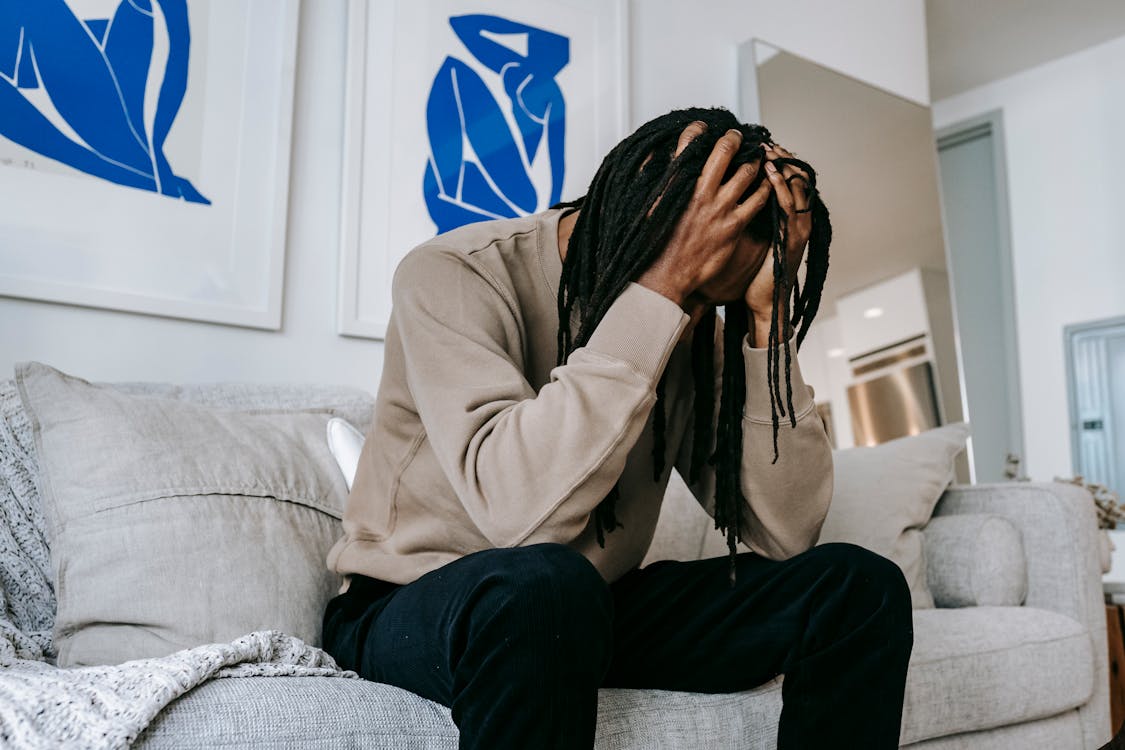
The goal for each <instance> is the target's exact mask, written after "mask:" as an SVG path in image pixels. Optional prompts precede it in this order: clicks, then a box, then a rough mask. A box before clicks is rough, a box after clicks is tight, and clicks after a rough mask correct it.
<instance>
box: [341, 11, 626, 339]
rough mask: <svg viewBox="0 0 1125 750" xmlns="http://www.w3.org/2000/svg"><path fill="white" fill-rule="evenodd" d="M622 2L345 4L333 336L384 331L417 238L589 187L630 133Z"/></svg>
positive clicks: (528, 209)
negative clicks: (403, 263)
mask: <svg viewBox="0 0 1125 750" xmlns="http://www.w3.org/2000/svg"><path fill="white" fill-rule="evenodd" d="M627 8H628V4H627V3H626V2H624V1H623V0H611V1H608V2H607V1H599V0H544V1H543V2H539V3H521V2H516V1H515V0H498V1H497V2H491V3H488V5H487V8H483V7H482V4H481V3H479V2H470V1H469V0H410V1H409V2H407V1H406V0H378V1H376V2H371V3H368V2H366V1H365V0H351V2H350V4H349V6H348V29H349V37H348V72H347V80H346V90H347V114H346V125H345V134H344V142H345V145H344V165H345V166H344V185H343V201H342V207H341V234H340V271H339V290H338V309H337V315H338V331H339V333H341V334H344V335H350V336H362V337H367V338H376V339H381V338H382V337H383V336H384V335H385V333H386V326H387V319H388V317H389V315H390V307H391V298H390V289H391V278H392V276H393V274H394V269H395V267H396V266H397V265H398V262H399V260H401V258H402V256H403V255H405V254H406V253H407V252H408V251H409V250H410V249H411V248H413V247H414V246H416V245H418V244H419V243H421V242H424V241H425V240H427V239H429V238H431V237H433V236H434V235H435V234H436V233H439V232H445V231H448V230H450V229H454V228H456V227H458V226H463V225H464V224H467V223H471V222H475V221H484V220H487V219H493V218H503V217H514V216H522V215H526V214H530V213H535V212H537V211H540V210H543V209H545V208H548V207H550V206H551V205H553V204H555V203H557V202H559V201H560V200H569V199H573V198H576V197H578V196H580V195H582V194H584V193H585V192H586V189H587V186H588V184H589V180H590V178H591V177H592V176H593V174H594V172H595V170H596V169H597V166H598V164H600V163H601V160H602V157H603V156H604V155H605V154H606V153H607V152H608V151H609V150H610V149H611V148H612V147H613V146H614V145H616V143H617V142H618V140H620V138H622V137H623V136H624V135H625V134H626V128H627V127H628V116H627V109H628V108H627V101H628V95H627V87H626V83H625V81H626V70H627V65H628V48H627V38H628V37H627V29H628V23H627V18H626V14H627Z"/></svg>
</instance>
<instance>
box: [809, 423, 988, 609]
mask: <svg viewBox="0 0 1125 750" xmlns="http://www.w3.org/2000/svg"><path fill="white" fill-rule="evenodd" d="M968 436H969V426H968V425H967V424H965V423H963V422H958V423H955V424H950V425H945V426H944V427H939V428H937V429H934V430H928V431H927V432H923V433H921V434H919V435H913V436H911V437H905V438H899V439H897V440H891V441H889V442H886V443H883V444H881V445H876V446H873V447H870V448H848V449H845V450H839V451H834V452H833V456H832V459H833V464H834V467H835V478H836V481H835V485H834V489H833V492H832V504H831V505H830V506H829V509H828V517H827V518H826V519H825V520H824V526H823V527H822V529H821V533H820V539H819V540H818V542H817V543H818V544H825V543H827V542H852V543H853V544H858V545H860V546H861V547H866V548H867V549H869V550H871V551H872V552H877V553H878V554H880V555H883V556H884V557H887V558H890V559H891V560H893V561H894V562H895V563H897V564H898V566H899V567H900V568H902V572H903V574H904V575H905V576H906V581H907V583H909V584H910V598H911V601H912V603H913V605H914V607H915V608H916V609H921V608H928V607H933V606H934V600H933V597H932V596H931V595H930V591H929V588H928V587H927V582H926V563H925V558H924V551H923V546H922V531H921V529H922V527H923V526H925V525H926V523H927V522H928V521H929V520H930V517H931V516H932V515H933V512H934V506H935V505H937V501H938V500H939V499H940V498H941V495H942V493H943V492H944V491H945V488H946V487H948V486H949V483H950V482H952V481H953V476H954V459H955V458H956V456H957V454H958V453H960V452H961V451H962V450H964V448H965V440H966V439H967V438H968Z"/></svg>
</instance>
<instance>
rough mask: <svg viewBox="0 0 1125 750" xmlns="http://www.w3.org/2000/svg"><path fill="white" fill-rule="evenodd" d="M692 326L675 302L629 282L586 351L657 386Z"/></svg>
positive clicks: (607, 312) (589, 342)
mask: <svg viewBox="0 0 1125 750" xmlns="http://www.w3.org/2000/svg"><path fill="white" fill-rule="evenodd" d="M689 322H691V316H689V315H688V314H687V313H686V312H684V309H683V308H682V307H680V306H679V305H677V304H676V303H675V302H673V301H672V300H670V299H668V298H667V297H665V296H664V295H663V294H661V293H660V292H655V291H653V290H652V289H649V288H648V287H646V286H642V285H640V284H638V283H637V282H635V281H630V282H629V285H628V286H627V287H625V290H624V291H622V292H621V294H620V295H618V297H617V299H615V300H614V301H613V304H612V305H610V306H609V309H608V310H606V313H605V316H604V317H603V318H602V319H601V321H600V322H599V323H598V327H597V328H595V329H594V332H593V333H592V334H591V335H590V340H589V341H587V342H586V348H587V349H590V350H592V351H595V352H599V353H601V354H605V355H607V356H610V357H615V358H617V359H620V360H623V361H625V362H627V363H629V365H630V366H631V367H632V368H633V369H634V370H636V371H637V372H638V373H640V374H641V375H643V376H645V377H647V378H648V379H649V380H650V381H652V382H655V381H656V380H658V379H659V377H660V373H662V372H663V371H664V366H665V365H666V364H667V363H668V358H669V357H671V355H672V351H673V350H674V349H675V348H676V342H677V341H678V340H679V338H680V334H681V333H682V332H683V330H684V328H686V327H687V325H688V323H689ZM763 372H764V371H763Z"/></svg>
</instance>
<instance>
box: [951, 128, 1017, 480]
mask: <svg viewBox="0 0 1125 750" xmlns="http://www.w3.org/2000/svg"><path fill="white" fill-rule="evenodd" d="M1002 137H1003V129H1002V119H1001V115H1000V112H992V113H989V114H986V115H984V116H982V117H978V118H974V119H972V120H967V121H965V122H961V123H958V124H956V125H953V126H951V127H948V128H944V129H942V130H941V131H939V132H938V133H937V146H938V165H939V172H940V175H941V197H942V209H943V215H944V224H945V232H946V235H945V236H946V245H947V248H948V254H949V264H948V265H949V276H950V286H951V287H952V291H953V301H954V309H955V315H956V320H957V331H958V337H959V347H960V355H961V356H960V360H961V368H962V378H961V383H962V389H963V392H962V403H963V404H964V410H965V420H966V421H968V422H969V423H970V425H971V426H972V435H973V437H972V461H973V481H974V482H999V481H1003V480H1004V479H1007V478H1009V477H1008V476H1007V474H1006V470H1007V468H1008V467H1009V461H1008V457H1009V456H1016V457H1022V455H1023V450H1024V449H1023V417H1022V413H1021V408H1022V406H1021V403H1020V378H1019V348H1018V347H1019V344H1018V339H1017V338H1016V335H1017V331H1016V314H1015V292H1014V284H1013V280H1012V257H1011V245H1010V240H1009V222H1008V196H1007V188H1006V186H1007V174H1006V169H1005V166H1004V159H1003V153H1004V149H1003V139H1002Z"/></svg>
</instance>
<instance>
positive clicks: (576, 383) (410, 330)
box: [392, 246, 689, 547]
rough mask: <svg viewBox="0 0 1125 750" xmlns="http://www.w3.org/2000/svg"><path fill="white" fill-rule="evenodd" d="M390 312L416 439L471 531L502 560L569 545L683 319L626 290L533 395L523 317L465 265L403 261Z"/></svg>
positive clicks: (627, 443)
mask: <svg viewBox="0 0 1125 750" xmlns="http://www.w3.org/2000/svg"><path fill="white" fill-rule="evenodd" d="M392 300H393V319H394V325H395V326H396V327H397V329H398V333H399V337H400V340H401V343H402V352H403V357H404V358H405V362H404V366H405V371H406V379H407V385H408V387H409V389H410V393H411V395H412V397H413V399H414V402H415V406H416V408H417V411H418V414H419V416H420V418H421V421H422V424H423V426H424V428H425V431H426V438H427V439H428V440H429V441H430V442H431V444H432V447H433V450H434V453H435V455H436V456H437V460H438V462H439V463H440V465H441V467H442V470H443V471H444V473H445V475H446V477H447V479H448V480H449V482H450V483H451V485H452V486H453V488H454V490H455V492H456V493H457V496H458V497H459V498H460V500H461V502H462V503H463V505H464V507H465V509H466V511H467V512H468V514H469V516H470V517H471V518H472V519H473V522H474V523H475V524H476V525H477V527H478V528H479V529H480V531H481V532H482V533H483V534H484V535H485V537H487V538H488V539H489V541H491V542H492V543H493V544H495V545H496V546H500V547H503V546H518V545H520V544H522V543H525V542H526V541H527V540H529V537H532V536H534V538H535V539H543V540H546V539H565V540H569V539H573V538H574V537H577V536H578V534H579V533H580V532H581V531H582V530H583V528H585V526H586V523H587V521H588V520H589V516H590V513H591V511H593V509H594V508H595V507H596V506H597V505H598V503H600V502H601V500H602V499H603V498H604V497H605V496H606V494H608V492H609V491H610V489H611V488H612V487H613V485H614V483H616V481H617V479H618V478H619V476H620V475H621V472H622V471H623V469H624V467H625V462H626V458H627V455H628V452H629V450H630V448H631V447H632V445H633V443H634V442H635V441H636V439H637V437H638V436H639V434H640V432H641V430H642V429H643V427H644V424H645V421H646V420H647V418H648V414H649V412H650V411H651V409H652V406H653V404H654V403H655V401H656V394H655V389H656V383H657V381H658V380H659V378H660V375H661V373H662V372H663V371H664V367H665V365H666V364H667V362H668V359H669V357H670V355H671V353H672V351H673V349H674V348H675V345H676V342H677V340H678V338H679V336H680V333H681V332H682V330H683V329H684V328H685V327H686V326H687V324H688V321H689V317H688V315H687V313H685V312H684V311H683V309H681V308H680V306H679V305H677V304H676V303H675V302H673V301H672V300H669V299H668V298H666V297H664V296H663V295H661V294H659V293H657V292H654V291H652V290H650V289H648V288H647V287H644V286H641V285H639V284H636V283H630V284H629V285H628V287H626V289H625V290H624V291H623V292H622V293H621V295H619V297H618V298H617V299H616V300H615V301H614V302H613V304H612V305H611V306H610V307H609V309H608V310H607V312H606V314H605V316H604V317H603V319H602V320H601V322H600V324H599V325H598V326H597V328H596V329H595V330H594V331H593V333H592V335H591V337H590V340H589V341H588V343H587V344H586V346H583V347H579V348H577V349H575V350H574V351H573V352H571V354H570V356H569V357H568V358H567V361H566V363H565V364H563V365H561V366H557V367H555V368H554V369H552V370H551V373H550V380H549V382H548V383H546V384H545V385H543V387H542V388H540V389H539V392H538V393H536V392H535V390H534V388H533V387H532V386H531V384H530V383H529V382H528V380H527V378H526V376H525V374H524V358H523V352H525V351H526V349H527V346H528V342H526V341H524V340H523V339H522V337H523V335H524V334H523V331H524V326H523V324H522V322H521V318H520V312H519V308H518V306H517V305H516V303H515V300H513V299H512V298H511V292H510V291H509V290H508V289H507V288H506V287H505V286H504V285H502V284H499V283H497V282H495V280H494V279H493V278H492V277H491V275H490V274H489V272H488V271H487V270H486V269H484V268H483V267H480V266H478V265H477V264H476V262H475V261H474V260H473V259H472V258H471V256H469V255H467V254H465V253H463V252H461V251H459V250H456V249H452V248H437V247H433V246H422V247H421V248H418V249H416V250H414V251H412V252H411V253H409V254H408V255H407V256H406V258H404V259H403V261H402V262H401V263H400V264H399V266H398V267H397V268H396V271H395V275H394V279H393V282H392Z"/></svg>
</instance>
